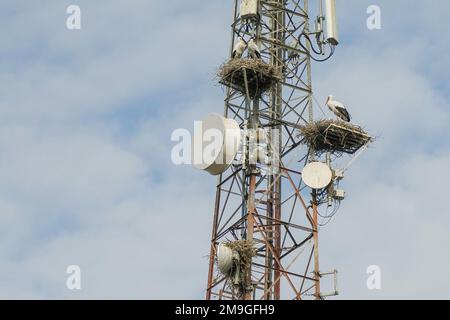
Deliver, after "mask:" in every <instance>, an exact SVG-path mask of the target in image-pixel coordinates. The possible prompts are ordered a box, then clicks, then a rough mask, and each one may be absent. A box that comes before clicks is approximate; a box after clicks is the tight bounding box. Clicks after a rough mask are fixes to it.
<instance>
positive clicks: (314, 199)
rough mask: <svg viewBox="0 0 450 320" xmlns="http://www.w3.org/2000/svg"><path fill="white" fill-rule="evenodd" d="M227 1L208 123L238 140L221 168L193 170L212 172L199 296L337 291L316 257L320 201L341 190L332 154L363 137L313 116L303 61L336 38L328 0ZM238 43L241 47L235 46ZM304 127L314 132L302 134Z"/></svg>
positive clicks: (325, 54) (319, 295) (351, 149)
mask: <svg viewBox="0 0 450 320" xmlns="http://www.w3.org/2000/svg"><path fill="white" fill-rule="evenodd" d="M311 3H313V4H314V5H317V11H318V15H317V18H316V19H315V20H314V23H311V19H310V17H309V11H310V8H309V6H310V4H311ZM233 8H234V10H233V21H232V25H231V46H230V60H229V61H228V62H227V63H225V64H224V65H223V66H222V67H221V69H220V72H219V78H220V83H221V84H222V85H223V86H224V87H225V90H226V97H225V108H224V118H223V121H222V122H221V120H220V118H219V119H217V118H216V119H215V120H214V119H211V118H210V119H209V120H208V121H209V124H211V123H215V124H216V123H219V122H220V123H221V126H222V128H227V127H230V125H231V124H233V123H234V126H235V128H234V129H237V130H241V132H242V133H241V135H240V138H239V139H241V140H240V142H241V144H240V147H239V151H238V148H237V147H234V148H232V149H233V151H232V152H231V153H232V158H235V159H234V160H233V161H228V162H226V163H225V166H219V167H217V166H216V167H214V168H213V166H210V167H209V168H206V167H207V166H203V167H202V168H201V169H206V170H208V171H209V172H210V173H213V174H215V175H217V174H218V180H217V186H216V198H215V207H214V214H213V224H212V237H211V249H210V256H209V269H208V282H207V288H206V299H244V300H252V299H254V300H260V299H264V300H278V299H306V298H310V299H311V298H312V299H314V298H315V299H323V298H325V297H327V296H332V295H337V293H338V292H337V280H336V279H337V271H335V270H333V271H330V272H323V271H322V270H321V268H320V265H319V229H320V221H319V218H320V216H323V214H322V215H321V214H320V212H319V206H321V205H325V206H326V207H327V208H331V210H332V211H333V207H334V206H335V205H337V204H338V203H339V201H341V200H342V199H343V198H344V197H345V194H344V193H343V191H341V190H339V189H338V183H339V181H340V180H342V178H343V172H344V170H333V169H332V168H331V161H332V157H333V155H335V154H336V152H338V153H340V154H341V155H342V154H354V153H355V152H356V151H358V150H360V149H361V148H362V147H363V146H365V145H366V144H368V143H369V142H370V141H371V138H370V137H369V136H367V135H365V133H363V132H360V131H358V130H357V129H358V128H359V127H356V126H355V127H353V126H351V125H345V124H343V123H341V122H339V121H328V122H326V121H325V123H324V121H322V122H320V125H319V124H317V122H316V121H315V120H316V119H315V116H314V113H313V109H314V108H313V105H314V101H315V99H314V95H313V87H312V81H311V61H312V60H315V61H325V60H327V59H328V58H330V57H331V56H332V55H333V53H334V50H335V47H336V46H337V45H338V42H339V39H338V35H337V28H336V19H335V1H334V0H318V1H312V2H311V1H308V0H270V1H269V0H268V1H265V0H234V6H233ZM239 42H241V44H242V47H241V49H242V48H243V46H244V44H245V46H246V50H248V54H247V55H246V54H245V53H243V52H242V50H240V51H239V50H238V52H237V53H236V48H237V45H236V44H237V43H239ZM255 44H256V47H257V48H255ZM252 46H253V47H252ZM238 49H239V48H238ZM324 125H325V127H324ZM321 126H322V127H321ZM305 128H306V129H308V128H309V129H308V130H309V131H308V130H306V131H305V130H304V129H305ZM311 128H313V129H314V130H316V131H315V132H316V133H317V132H318V134H316V135H315V136H313V137H311V135H309V136H308V134H307V133H305V132H309V133H311ZM302 130H303V131H302ZM314 130H312V131H313V133H314ZM317 130H318V131H317ZM302 133H303V134H302ZM342 136H345V139H339V137H342ZM324 137H325V138H324ZM344 140H345V141H344ZM252 141H256V142H255V143H252ZM343 141H344V142H343ZM320 142H322V144H321V143H320ZM327 143H328V145H327ZM343 144H344V145H343ZM252 145H256V147H255V148H253V149H255V150H256V151H255V150H252V148H251V146H252ZM325 145H327V146H328V147H324V146H325ZM236 154H237V155H236ZM235 155H236V157H235ZM263 158H264V159H263ZM252 160H253V161H252ZM211 168H213V169H211ZM328 217H331V215H329V216H328ZM328 276H329V277H328ZM332 277H334V290H333V291H332V292H328V293H326V292H323V291H322V290H321V281H322V280H324V279H326V280H327V281H330V283H332V285H333V279H332Z"/></svg>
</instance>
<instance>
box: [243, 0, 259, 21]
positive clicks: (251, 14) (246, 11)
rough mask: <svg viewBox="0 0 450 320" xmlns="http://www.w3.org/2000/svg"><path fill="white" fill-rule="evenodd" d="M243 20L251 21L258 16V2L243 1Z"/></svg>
mask: <svg viewBox="0 0 450 320" xmlns="http://www.w3.org/2000/svg"><path fill="white" fill-rule="evenodd" d="M240 12H241V18H242V19H250V18H256V17H257V16H258V0H241V10H240Z"/></svg>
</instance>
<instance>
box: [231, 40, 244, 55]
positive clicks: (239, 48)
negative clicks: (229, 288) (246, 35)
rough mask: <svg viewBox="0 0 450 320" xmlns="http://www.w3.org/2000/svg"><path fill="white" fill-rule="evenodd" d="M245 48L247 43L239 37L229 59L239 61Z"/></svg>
mask: <svg viewBox="0 0 450 320" xmlns="http://www.w3.org/2000/svg"><path fill="white" fill-rule="evenodd" d="M246 48H247V42H245V40H244V39H242V38H241V37H239V40H238V42H237V43H236V44H235V46H234V48H233V53H232V55H231V57H232V58H233V59H240V58H241V57H242V55H243V54H244V51H245V49H246Z"/></svg>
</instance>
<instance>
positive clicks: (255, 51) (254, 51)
mask: <svg viewBox="0 0 450 320" xmlns="http://www.w3.org/2000/svg"><path fill="white" fill-rule="evenodd" d="M248 53H249V55H250V58H252V59H261V51H260V50H259V47H258V45H257V44H256V42H255V40H254V38H252V39H251V40H250V41H249V43H248Z"/></svg>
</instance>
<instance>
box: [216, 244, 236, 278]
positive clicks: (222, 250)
mask: <svg viewBox="0 0 450 320" xmlns="http://www.w3.org/2000/svg"><path fill="white" fill-rule="evenodd" d="M217 263H218V265H219V270H220V272H222V273H223V274H225V275H226V274H228V272H229V271H230V270H231V267H232V266H233V250H231V249H230V248H229V247H228V246H226V245H225V244H223V243H221V244H219V246H218V248H217Z"/></svg>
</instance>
